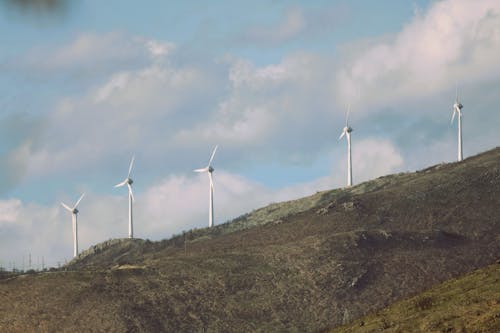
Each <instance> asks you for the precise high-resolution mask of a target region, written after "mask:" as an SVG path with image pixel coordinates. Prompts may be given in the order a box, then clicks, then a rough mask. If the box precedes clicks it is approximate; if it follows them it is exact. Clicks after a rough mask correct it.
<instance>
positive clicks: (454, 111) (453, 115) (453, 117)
mask: <svg viewBox="0 0 500 333" xmlns="http://www.w3.org/2000/svg"><path fill="white" fill-rule="evenodd" d="M456 112H457V110H456V109H455V107H453V114H452V115H451V123H452V124H453V120H455V113H456Z"/></svg>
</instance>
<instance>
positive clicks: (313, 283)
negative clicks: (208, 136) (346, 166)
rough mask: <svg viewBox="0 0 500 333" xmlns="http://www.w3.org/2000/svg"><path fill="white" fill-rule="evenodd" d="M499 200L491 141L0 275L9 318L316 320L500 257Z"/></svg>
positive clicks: (71, 323)
mask: <svg viewBox="0 0 500 333" xmlns="http://www.w3.org/2000/svg"><path fill="white" fill-rule="evenodd" d="M499 207H500V148H496V149H494V150H491V151H488V152H486V153H483V154H480V155H477V156H474V157H471V158H468V159H466V160H465V161H463V162H461V163H450V164H441V165H437V166H434V167H431V168H428V169H425V170H422V171H419V172H415V173H402V174H397V175H390V176H385V177H381V178H378V179H375V180H372V181H369V182H366V183H363V184H359V185H357V186H354V187H352V188H349V189H337V190H332V191H325V192H319V193H316V194H315V195H313V196H311V197H307V198H304V199H299V200H295V201H290V202H286V203H280V204H273V205H270V206H268V207H265V208H262V209H259V210H256V211H254V212H252V213H249V214H247V215H244V216H242V217H240V218H238V219H236V220H234V221H232V222H230V223H227V224H224V225H221V226H217V227H216V228H213V229H211V230H208V229H202V230H193V231H190V232H187V233H185V234H183V235H180V236H178V237H174V238H172V239H170V240H164V241H161V242H150V241H144V240H138V239H134V240H112V241H109V242H105V243H103V244H100V245H97V246H95V247H92V248H90V249H89V250H88V251H86V252H85V253H82V254H81V255H80V256H79V258H77V259H76V260H73V261H72V262H70V263H69V264H68V265H67V266H66V267H65V270H61V271H57V272H51V273H43V274H36V275H23V276H19V277H16V278H10V279H6V280H2V281H0V313H2V316H0V331H9V332H11V331H17V332H25V331H33V330H36V329H39V330H42V331H43V330H48V331H72V332H74V331H82V330H83V328H85V331H115V332H123V331H130V332H135V331H147V332H158V331H167V332H193V331H194V332H198V331H210V332H223V331H238V332H249V331H252V332H255V331H257V332H273V331H287V332H311V331H319V330H323V329H325V328H328V327H334V326H336V325H339V324H342V323H343V322H349V321H352V320H354V319H355V318H359V317H360V316H362V315H365V314H367V313H368V312H370V311H374V310H377V309H381V308H383V307H385V306H387V305H389V304H391V303H393V302H394V301H397V300H400V299H404V298H407V297H409V296H411V295H415V294H416V293H418V292H422V291H424V290H426V289H428V288H429V287H431V286H433V285H435V284H437V283H440V282H443V281H445V280H448V279H450V278H453V277H457V276H460V275H462V274H464V273H467V272H470V271H472V270H475V269H477V268H480V267H484V266H486V265H488V264H491V263H493V262H495V261H496V260H497V259H498V258H499V257H500V256H499V254H500V242H499V240H500V214H499Z"/></svg>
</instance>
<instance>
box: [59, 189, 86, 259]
mask: <svg viewBox="0 0 500 333" xmlns="http://www.w3.org/2000/svg"><path fill="white" fill-rule="evenodd" d="M84 195H85V193H83V194H82V195H81V196H80V199H78V200H77V201H76V204H75V205H74V206H73V208H70V207H69V206H68V205H66V204H65V203H64V202H61V205H62V206H63V207H64V208H65V209H66V210H67V211H68V212H70V213H71V222H73V256H74V257H76V256H77V255H78V221H77V215H78V209H77V208H76V207H77V206H78V204H79V203H80V201H82V199H83V197H84Z"/></svg>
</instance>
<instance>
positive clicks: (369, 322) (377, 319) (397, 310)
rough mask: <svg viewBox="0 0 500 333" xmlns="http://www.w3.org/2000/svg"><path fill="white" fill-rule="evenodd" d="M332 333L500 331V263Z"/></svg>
mask: <svg viewBox="0 0 500 333" xmlns="http://www.w3.org/2000/svg"><path fill="white" fill-rule="evenodd" d="M329 332H330V333H351V332H352V333H354V332H356V333H370V332H388V333H390V332H478V333H479V332H484V333H491V332H500V264H494V265H491V266H489V267H486V268H484V269H480V270H477V271H475V272H473V273H471V274H467V275H466V276H464V277H461V278H458V279H451V280H448V281H446V282H444V283H442V284H440V285H437V286H435V287H433V288H431V289H430V290H428V291H426V292H424V293H422V294H419V295H418V296H415V297H412V298H410V299H408V300H405V301H401V302H397V303H395V304H393V305H391V306H389V307H388V308H386V309H383V310H381V311H378V312H376V313H374V314H371V315H369V316H366V317H363V318H360V319H356V320H354V321H353V322H352V323H350V324H349V325H346V326H342V327H338V328H336V329H333V330H331V331H329Z"/></svg>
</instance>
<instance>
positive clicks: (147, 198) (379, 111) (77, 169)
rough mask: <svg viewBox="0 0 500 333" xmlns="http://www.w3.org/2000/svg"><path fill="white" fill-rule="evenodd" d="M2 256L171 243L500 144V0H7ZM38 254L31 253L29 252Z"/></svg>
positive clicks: (0, 82) (50, 259)
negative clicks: (189, 233)
mask: <svg viewBox="0 0 500 333" xmlns="http://www.w3.org/2000/svg"><path fill="white" fill-rule="evenodd" d="M0 45H1V48H0V266H3V267H7V268H11V267H13V266H14V265H15V267H16V268H21V269H22V268H24V269H27V268H29V267H28V257H29V255H31V258H32V267H34V268H37V267H39V266H36V265H40V263H41V258H42V257H43V259H44V263H45V265H46V266H56V265H58V264H59V263H61V264H62V263H64V262H65V261H67V260H70V259H71V257H72V247H73V244H72V227H71V215H70V213H69V212H67V211H66V210H64V209H63V208H62V207H61V204H60V203H61V202H64V203H66V204H68V205H72V204H73V203H74V202H75V201H76V200H77V199H78V198H79V196H80V195H81V194H82V193H83V192H85V193H86V195H85V197H84V199H83V200H82V201H81V203H80V205H79V207H78V208H79V210H80V213H79V220H78V221H79V223H78V228H79V243H80V244H79V245H80V249H81V250H84V249H86V248H88V247H90V246H92V245H94V244H97V243H100V242H102V241H105V240H108V239H111V238H123V237H126V236H127V233H128V220H127V219H128V216H127V214H128V213H127V209H128V208H127V205H128V202H127V190H126V188H114V187H113V186H114V185H115V184H117V183H119V182H120V181H122V180H123V179H124V178H125V177H126V175H127V171H128V166H129V162H130V159H131V157H132V155H135V158H136V160H135V165H134V169H133V171H132V178H133V180H134V184H133V188H134V195H135V199H136V200H135V202H134V229H135V230H134V231H135V236H136V237H139V238H144V239H151V240H160V239H164V238H168V237H171V236H172V235H174V234H179V233H181V232H182V231H184V230H189V229H192V228H203V227H206V226H207V225H208V194H209V182H208V177H207V176H206V174H198V173H194V172H193V169H196V168H201V167H205V166H206V164H207V163H208V159H209V157H210V153H211V151H212V149H213V147H214V146H215V145H219V149H218V151H217V154H216V156H215V159H214V162H213V167H214V169H215V171H214V180H215V190H214V192H215V193H214V205H215V224H219V223H223V222H226V221H228V220H230V219H232V218H235V217H237V216H239V215H241V214H244V213H246V212H249V211H251V210H253V209H256V208H259V207H262V206H264V205H267V204H269V203H272V202H279V201H283V200H289V199H295V198H299V197H302V196H306V195H310V194H313V193H315V192H317V191H321V190H326V189H332V188H339V187H343V186H345V184H346V181H347V180H346V178H347V171H346V159H347V157H346V142H345V140H342V141H339V140H338V137H339V135H340V134H341V132H342V128H343V127H344V125H345V114H346V109H347V107H348V105H350V108H351V113H350V118H349V123H350V125H351V126H352V127H353V129H354V130H353V132H352V154H353V180H354V183H355V184H356V183H360V182H362V181H366V180H369V179H373V178H376V177H379V176H383V175H386V174H390V173H396V172H407V171H415V170H418V169H421V168H425V167H427V166H429V165H433V164H437V163H443V162H453V161H455V160H456V156H457V124H456V122H455V123H453V124H451V123H450V120H451V115H452V105H453V102H454V99H455V92H456V88H457V87H458V93H459V99H460V102H461V103H462V104H463V105H464V108H463V110H462V112H463V137H464V156H465V157H468V156H472V155H474V154H477V153H480V152H482V151H485V150H489V149H492V148H494V147H496V146H498V144H499V142H500V131H499V128H500V113H499V112H498V105H500V94H499V91H500V89H499V88H500V66H499V60H498V57H499V55H500V2H498V1H497V0H477V1H469V0H443V1H424V0H420V1H399V0H381V1H346V0H342V1H341V0H329V1H321V0H317V1H285V0H282V1H280V0H267V1H265V0H255V1H248V2H245V3H242V2H235V1H227V0H220V1H219V0H214V1H201V0H200V1H195V0H191V1H190V0H187V1H161V0H150V1H148V2H146V4H145V3H144V2H142V3H140V4H139V2H137V1H124V0H120V1H118V0H109V1H96V0H85V1H76V0H22V1H21V0H2V1H0ZM23 262H24V264H23Z"/></svg>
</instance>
